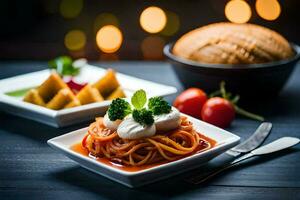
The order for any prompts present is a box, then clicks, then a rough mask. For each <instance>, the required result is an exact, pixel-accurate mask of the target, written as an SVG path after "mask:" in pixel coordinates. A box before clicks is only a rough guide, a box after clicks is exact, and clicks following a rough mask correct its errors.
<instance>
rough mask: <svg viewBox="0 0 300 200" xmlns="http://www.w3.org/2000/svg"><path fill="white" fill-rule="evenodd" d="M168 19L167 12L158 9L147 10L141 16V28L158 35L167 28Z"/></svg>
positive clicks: (153, 7) (149, 8)
mask: <svg viewBox="0 0 300 200" xmlns="http://www.w3.org/2000/svg"><path fill="white" fill-rule="evenodd" d="M166 23H167V17H166V14H165V12H164V11H163V10H162V9H161V8H158V7H155V6H151V7H148V8H146V9H145V10H144V11H143V12H142V14H141V16H140V25H141V27H142V28H143V29H144V30H145V31H147V32H149V33H158V32H160V31H161V30H163V28H164V27H165V26H166Z"/></svg>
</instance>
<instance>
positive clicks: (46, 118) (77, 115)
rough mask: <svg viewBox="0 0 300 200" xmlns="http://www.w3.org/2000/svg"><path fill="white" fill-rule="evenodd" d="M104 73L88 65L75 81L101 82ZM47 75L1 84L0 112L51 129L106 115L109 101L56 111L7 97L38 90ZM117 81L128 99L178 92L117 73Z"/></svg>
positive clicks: (21, 76) (22, 78)
mask: <svg viewBox="0 0 300 200" xmlns="http://www.w3.org/2000/svg"><path fill="white" fill-rule="evenodd" d="M105 72H106V69H103V68H99V67H95V66H91V65H87V66H85V67H84V68H83V69H82V71H81V73H80V75H79V76H78V77H76V79H77V80H78V81H87V82H89V83H93V82H96V81H97V80H98V79H99V78H101V77H102V76H103V75H104V74H105ZM49 75H50V71H49V70H43V71H38V72H33V73H28V74H24V75H20V76H15V77H11V78H7V79H3V80H0V108H1V109H2V110H3V111H6V112H8V113H12V114H14V115H19V116H22V117H25V118H29V119H32V120H35V121H39V122H41V123H44V124H48V125H51V126H54V127H63V126H68V125H72V124H76V123H79V122H83V121H88V120H91V119H93V118H95V116H101V115H103V114H104V113H105V112H106V110H107V108H108V106H109V104H110V101H103V102H99V103H91V104H87V105H83V106H78V107H74V108H68V109H63V110H59V111H56V110H51V109H48V108H44V107H42V106H38V105H34V104H31V103H27V102H24V101H22V97H21V98H17V97H12V96H9V95H7V94H6V93H8V92H12V91H17V90H21V89H26V88H33V87H37V86H39V85H40V84H41V83H42V82H43V81H45V80H46V79H47V78H48V76H49ZM117 78H118V80H119V82H120V84H121V86H122V88H123V89H124V91H125V93H126V96H127V97H130V96H131V95H132V94H133V92H134V91H136V90H138V89H144V90H145V91H146V92H147V94H148V96H166V95H170V94H173V93H176V91H177V89H176V88H175V87H171V86H167V85H162V84H158V83H154V82H151V81H146V80H142V79H138V78H135V77H132V76H128V75H125V74H121V73H117Z"/></svg>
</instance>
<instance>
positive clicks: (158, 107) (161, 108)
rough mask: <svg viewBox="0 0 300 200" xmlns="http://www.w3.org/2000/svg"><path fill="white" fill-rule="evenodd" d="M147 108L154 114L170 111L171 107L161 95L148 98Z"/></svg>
mask: <svg viewBox="0 0 300 200" xmlns="http://www.w3.org/2000/svg"><path fill="white" fill-rule="evenodd" d="M148 108H149V109H150V110H151V111H152V112H153V114H154V115H161V114H166V113H169V112H171V109H172V107H171V106H170V105H169V103H168V102H166V101H165V100H164V99H163V98H162V97H152V98H150V99H149V103H148Z"/></svg>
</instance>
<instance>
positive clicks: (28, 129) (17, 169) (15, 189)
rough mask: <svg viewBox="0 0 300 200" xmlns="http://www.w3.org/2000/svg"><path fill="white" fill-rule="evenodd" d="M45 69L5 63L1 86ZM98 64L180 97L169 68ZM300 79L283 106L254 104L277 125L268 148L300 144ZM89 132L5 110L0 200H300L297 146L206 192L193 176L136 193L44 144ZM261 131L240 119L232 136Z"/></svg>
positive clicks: (299, 73) (0, 130)
mask: <svg viewBox="0 0 300 200" xmlns="http://www.w3.org/2000/svg"><path fill="white" fill-rule="evenodd" d="M45 64H46V62H0V79H2V78H6V77H11V76H14V75H18V74H23V73H25V72H32V71H37V70H40V69H44V67H41V66H45ZM94 64H96V65H99V66H103V67H113V68H115V69H117V70H118V71H119V72H123V73H126V74H130V75H133V76H136V77H140V78H144V79H148V80H152V81H156V82H160V83H165V84H169V85H173V86H175V87H177V88H178V89H179V91H180V90H182V87H181V85H180V83H179V82H178V80H177V78H176V76H175V74H174V73H173V71H172V69H171V67H170V66H169V65H168V64H166V63H164V62H116V63H94ZM299 77H300V66H298V67H297V69H296V70H295V72H294V74H293V76H292V77H291V79H290V81H289V82H288V84H287V85H286V87H285V89H284V90H283V92H282V93H281V94H280V96H279V97H278V98H277V99H274V100H272V101H270V102H268V103H264V104H257V105H256V107H257V108H259V109H257V112H260V113H262V114H264V115H265V116H266V117H267V119H268V120H269V121H271V122H272V123H273V124H274V128H273V131H272V134H271V135H270V137H269V138H268V139H267V141H266V142H270V141H272V140H274V139H277V138H279V137H281V136H286V135H288V136H296V137H300V105H299V104H300V78H299ZM253 81H255V80H253ZM175 96H176V95H172V96H170V97H168V101H170V102H172V101H173V100H174V98H175ZM86 125H87V124H80V125H76V126H72V127H68V128H63V129H56V128H52V127H49V126H46V125H43V124H40V123H37V122H34V121H30V120H27V119H23V118H19V117H16V116H13V115H9V114H5V113H3V112H1V111H0V199H39V200H42V199H64V200H65V199H89V200H90V199H169V198H170V199H200V198H202V199H222V200H224V199H300V154H299V149H300V147H299V146H297V147H294V148H293V149H289V150H285V151H282V152H280V153H276V154H274V155H270V156H265V157H262V158H256V159H252V160H250V161H247V162H245V163H243V164H241V165H239V166H237V167H235V168H233V169H231V170H229V171H227V172H226V173H224V174H222V175H221V176H219V177H217V178H215V179H213V180H211V181H209V182H207V183H205V184H203V185H196V186H195V185H191V184H189V183H186V182H184V181H182V178H183V177H185V176H187V175H189V174H191V172H189V173H188V174H183V175H180V176H177V177H173V178H171V179H167V180H165V181H160V182H158V183H155V184H151V185H147V186H144V187H142V188H138V189H130V188H127V187H125V186H122V185H120V184H118V183H115V182H113V181H110V180H108V179H106V178H104V177H101V176H99V175H96V174H94V173H92V172H90V171H87V170H85V169H83V168H81V167H79V166H78V165H77V164H76V163H75V162H73V161H72V160H70V159H68V158H67V157H65V156H63V155H61V154H59V153H58V152H56V151H54V150H52V149H51V148H50V147H49V146H48V145H47V144H46V141H47V140H48V139H49V138H52V137H55V136H58V135H60V134H63V133H66V132H69V131H71V130H75V129H78V128H80V127H83V126H86ZM258 125H259V123H258V122H256V121H251V120H248V119H244V118H238V119H236V120H235V121H234V123H233V124H232V126H231V127H230V128H229V129H228V130H230V131H232V132H233V133H236V134H238V135H239V136H241V137H242V139H245V138H247V137H248V136H249V135H250V134H251V133H253V131H254V130H255V129H256V127H257V126H258ZM200 170H201V169H200ZM192 173H195V171H194V172H192ZM198 173H200V172H199V171H198Z"/></svg>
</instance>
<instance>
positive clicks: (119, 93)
mask: <svg viewBox="0 0 300 200" xmlns="http://www.w3.org/2000/svg"><path fill="white" fill-rule="evenodd" d="M124 97H126V95H125V93H124V91H123V90H122V88H121V87H118V88H117V89H115V90H114V91H113V92H112V93H111V94H110V95H109V96H108V97H107V100H113V99H116V98H124Z"/></svg>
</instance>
